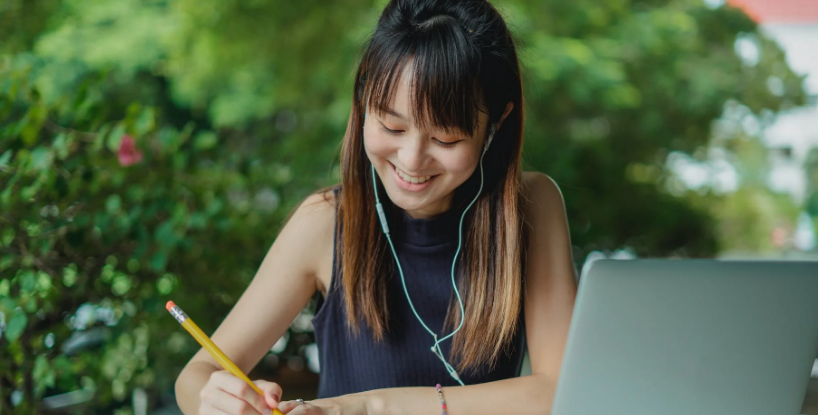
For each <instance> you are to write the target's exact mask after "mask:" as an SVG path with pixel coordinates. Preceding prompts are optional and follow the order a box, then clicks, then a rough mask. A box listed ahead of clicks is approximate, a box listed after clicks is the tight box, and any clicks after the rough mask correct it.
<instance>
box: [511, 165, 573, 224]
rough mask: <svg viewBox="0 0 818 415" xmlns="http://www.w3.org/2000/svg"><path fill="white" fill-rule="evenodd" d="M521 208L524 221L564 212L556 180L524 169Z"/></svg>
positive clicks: (563, 204) (559, 214) (558, 214)
mask: <svg viewBox="0 0 818 415" xmlns="http://www.w3.org/2000/svg"><path fill="white" fill-rule="evenodd" d="M520 184H521V192H522V196H523V198H522V199H523V200H522V205H523V206H522V208H523V215H524V218H525V219H526V222H529V223H531V222H532V221H535V220H537V218H538V217H539V218H543V216H551V215H554V214H556V215H557V216H561V215H563V214H564V212H565V202H564V200H563V197H562V192H561V191H560V188H559V186H558V185H557V182H556V181H554V179H552V178H551V176H548V175H547V174H544V173H540V172H537V171H526V172H523V174H522V180H521V183H520Z"/></svg>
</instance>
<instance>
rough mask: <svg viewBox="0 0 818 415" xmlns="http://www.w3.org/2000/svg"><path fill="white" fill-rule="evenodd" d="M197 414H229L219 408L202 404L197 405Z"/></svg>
mask: <svg viewBox="0 0 818 415" xmlns="http://www.w3.org/2000/svg"><path fill="white" fill-rule="evenodd" d="M199 415H230V414H228V413H227V412H224V411H222V410H221V409H219V408H216V407H213V406H209V405H207V406H205V405H202V406H200V407H199Z"/></svg>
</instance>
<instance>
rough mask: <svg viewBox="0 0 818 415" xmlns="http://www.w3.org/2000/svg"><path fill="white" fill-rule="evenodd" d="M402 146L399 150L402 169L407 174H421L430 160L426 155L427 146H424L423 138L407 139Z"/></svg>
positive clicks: (418, 136) (417, 136) (419, 136)
mask: <svg viewBox="0 0 818 415" xmlns="http://www.w3.org/2000/svg"><path fill="white" fill-rule="evenodd" d="M401 144H402V145H401V147H400V148H399V149H398V161H399V162H400V164H401V165H400V167H401V168H402V169H404V170H406V172H407V173H419V172H421V171H422V170H423V168H424V167H425V166H426V163H427V162H428V159H429V158H428V156H427V154H426V146H425V145H424V144H423V137H422V136H421V135H416V136H414V137H412V138H409V137H407V138H406V140H404V142H403V143H401Z"/></svg>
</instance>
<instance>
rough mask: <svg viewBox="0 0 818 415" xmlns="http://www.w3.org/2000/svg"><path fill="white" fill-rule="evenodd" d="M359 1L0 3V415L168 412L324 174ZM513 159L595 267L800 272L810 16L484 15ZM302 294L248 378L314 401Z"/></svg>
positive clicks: (732, 3) (679, 1)
mask: <svg viewBox="0 0 818 415" xmlns="http://www.w3.org/2000/svg"><path fill="white" fill-rule="evenodd" d="M385 3H386V2H385V1H384V0H335V1H332V2H326V1H315V0H302V1H295V2H294V1H284V0H196V1H193V0H97V1H85V0H0V413H2V414H5V413H100V414H117V415H125V414H130V415H141V414H145V413H154V414H176V413H179V412H178V409H177V408H176V407H175V401H174V397H173V383H174V381H175V377H176V375H177V374H178V373H179V371H180V370H181V368H182V366H183V365H184V364H185V363H186V362H187V360H188V359H189V358H190V357H191V356H192V355H193V354H194V353H195V351H196V350H197V349H198V345H197V344H196V343H195V341H194V340H193V339H192V338H191V337H190V336H189V335H188V334H187V333H186V332H184V330H183V329H182V328H181V327H179V325H178V323H176V321H175V320H174V319H173V318H172V317H171V316H169V315H168V314H167V312H166V311H165V309H164V303H165V302H166V301H168V300H170V299H173V300H174V301H176V303H177V304H179V305H180V306H181V307H182V308H184V309H185V311H186V312H187V313H188V314H189V315H190V316H191V317H192V318H193V319H194V320H196V322H197V323H198V324H199V325H200V326H201V327H202V328H203V329H204V331H205V332H208V333H212V331H214V330H215V328H216V327H217V325H218V324H219V322H220V321H221V320H222V319H223V318H224V316H225V315H226V313H227V312H228V311H229V309H230V308H231V306H232V305H233V304H234V302H235V301H236V300H237V298H238V296H239V295H240V294H241V293H242V291H243V290H244V288H245V287H246V285H247V284H248V283H249V281H250V279H251V278H252V277H253V275H254V273H255V271H256V270H257V268H258V266H259V265H260V263H261V260H262V258H263V256H264V254H265V253H266V251H267V249H268V248H269V246H270V245H271V244H272V242H273V240H274V239H275V237H276V234H277V232H278V230H279V228H280V226H281V223H282V220H283V219H284V218H285V217H286V215H287V214H288V213H289V212H290V210H291V209H292V208H293V207H294V206H295V205H296V204H297V203H299V202H300V201H301V200H302V199H303V198H304V197H305V196H307V195H308V194H310V193H311V192H313V191H315V190H316V189H318V188H320V187H322V186H325V185H329V184H333V183H336V182H338V180H339V176H338V150H339V144H340V141H341V138H342V137H343V134H344V131H345V127H346V122H347V118H348V116H349V110H350V103H351V96H352V86H353V75H354V70H355V66H356V64H357V62H358V60H359V58H360V56H361V52H362V45H363V43H364V41H365V40H366V38H367V36H368V34H370V33H371V31H372V30H373V28H374V25H375V23H376V21H377V18H378V16H379V12H380V10H381V9H382V8H383V6H384V5H385ZM493 3H494V4H495V5H496V6H497V7H498V8H499V9H500V10H501V11H502V13H503V14H504V15H505V16H506V18H507V21H508V22H509V24H510V26H511V28H512V31H513V32H514V33H515V34H516V36H517V37H518V44H519V51H520V56H521V59H522V64H523V68H524V91H525V98H526V100H527V107H526V115H527V118H526V132H525V147H524V163H525V165H524V168H525V169H526V170H539V171H542V172H545V173H547V174H549V175H551V176H552V177H553V178H554V179H555V180H556V181H557V183H559V185H560V186H561V188H562V191H563V194H564V197H565V201H566V203H567V209H568V219H569V222H570V227H571V236H572V241H573V244H574V247H573V249H574V258H575V261H576V265H577V269H578V270H579V271H580V273H581V272H582V270H583V269H586V268H587V264H589V263H590V262H592V261H593V260H595V259H599V258H608V257H613V258H634V257H677V258H678V257H705V258H715V257H721V258H812V259H816V258H818V252H816V230H817V229H818V226H817V225H816V224H818V222H817V221H816V220H815V218H816V216H818V2H816V1H815V0H728V1H725V0H605V1H602V0H573V1H563V0H496V1H493ZM313 309H314V300H313V303H312V304H311V305H310V307H308V308H307V309H305V310H304V311H303V312H302V314H301V315H299V316H298V318H296V320H295V321H294V322H293V324H292V326H291V328H290V329H289V331H288V332H287V333H286V334H285V335H284V336H283V337H282V338H281V339H280V340H279V341H278V342H277V343H276V344H275V346H274V347H273V348H272V349H271V351H270V353H269V354H268V355H267V356H266V357H265V358H264V359H262V361H261V362H260V363H259V365H258V367H256V368H255V369H254V371H253V373H252V374H251V377H253V378H266V379H271V380H275V381H277V382H279V383H281V384H282V385H283V387H284V391H285V399H292V398H294V397H302V398H308V397H310V396H314V394H315V392H316V390H315V389H316V385H317V379H318V376H319V375H318V374H319V373H320V362H318V360H317V357H316V356H317V350H316V346H315V344H314V340H313V334H312V326H311V318H312V310H313Z"/></svg>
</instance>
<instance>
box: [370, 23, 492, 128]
mask: <svg viewBox="0 0 818 415" xmlns="http://www.w3.org/2000/svg"><path fill="white" fill-rule="evenodd" d="M463 30H464V29H463V28H462V27H461V26H460V25H459V24H457V21H456V20H455V19H454V18H452V17H449V16H436V17H433V18H430V19H428V20H426V21H425V22H423V23H422V24H418V25H415V26H414V27H413V28H412V29H411V31H410V32H408V33H406V35H405V36H397V37H392V38H388V37H387V38H385V39H383V40H382V41H380V42H373V44H371V45H370V48H369V51H368V52H369V53H368V54H367V56H366V59H365V65H364V75H363V77H364V78H365V82H364V80H363V79H362V80H361V81H362V82H363V83H364V85H365V88H364V97H366V98H367V100H366V101H365V102H366V103H367V104H366V105H367V109H368V110H370V111H371V112H374V113H376V114H378V115H380V116H382V115H384V114H385V113H387V110H388V109H390V108H389V103H390V102H391V101H392V98H393V96H394V94H395V89H396V85H397V83H398V82H400V81H401V77H402V75H403V73H404V71H409V73H410V74H411V75H412V76H411V80H410V88H409V90H410V91H411V92H410V100H411V102H410V105H411V108H412V118H413V119H414V122H415V123H416V124H417V125H418V126H419V127H420V128H423V129H437V130H442V131H444V132H446V133H450V134H451V133H462V134H465V135H469V136H471V135H474V131H475V129H476V128H477V121H478V119H479V118H478V116H477V111H480V109H481V108H483V107H484V106H483V104H482V94H481V91H480V86H479V83H478V82H479V77H478V75H479V72H480V60H479V54H478V53H477V52H478V51H476V50H474V46H473V45H471V43H470V42H469V41H468V39H467V37H466V34H465V33H464V31H463ZM381 38H384V37H379V36H375V39H381Z"/></svg>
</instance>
